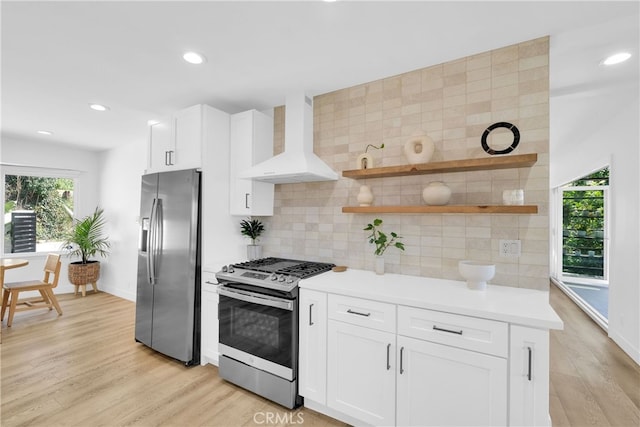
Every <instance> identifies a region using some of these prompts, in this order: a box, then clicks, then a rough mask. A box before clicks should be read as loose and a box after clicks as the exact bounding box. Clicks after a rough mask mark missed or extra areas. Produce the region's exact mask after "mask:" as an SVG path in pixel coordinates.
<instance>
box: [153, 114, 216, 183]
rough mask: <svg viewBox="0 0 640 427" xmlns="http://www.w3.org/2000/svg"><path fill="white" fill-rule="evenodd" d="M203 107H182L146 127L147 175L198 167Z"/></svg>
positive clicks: (201, 142)
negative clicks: (147, 147)
mask: <svg viewBox="0 0 640 427" xmlns="http://www.w3.org/2000/svg"><path fill="white" fill-rule="evenodd" d="M205 107H206V106H204V105H194V106H192V107H189V108H185V109H184V110H180V111H178V112H176V113H174V114H172V115H171V116H170V117H167V118H165V119H162V120H160V122H159V123H156V124H153V125H151V126H149V153H148V156H149V158H148V165H147V166H148V167H147V173H150V172H163V171H168V170H179V169H192V168H199V167H201V166H202V144H203V127H204V126H205V125H206V124H205V114H204V110H205Z"/></svg>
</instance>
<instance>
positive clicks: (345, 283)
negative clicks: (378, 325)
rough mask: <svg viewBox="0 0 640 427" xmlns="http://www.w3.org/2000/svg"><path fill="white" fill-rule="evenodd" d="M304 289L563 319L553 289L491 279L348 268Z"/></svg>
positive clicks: (544, 322)
mask: <svg viewBox="0 0 640 427" xmlns="http://www.w3.org/2000/svg"><path fill="white" fill-rule="evenodd" d="M299 285H300V287H301V288H303V289H311V290H316V291H323V292H329V293H334V294H339V295H347V296H352V297H359V298H365V299H372V300H377V301H382V302H388V303H392V304H400V305H407V306H411V307H418V308H426V309H429V310H438V311H445V312H449V313H456V314H463V315H467V316H474V317H482V318H485V319H493V320H500V321H503V322H509V323H514V324H518V325H524V326H530V327H535V328H541V329H562V328H563V323H562V319H560V317H559V316H558V315H557V314H556V312H555V311H554V310H553V308H551V306H550V305H549V293H548V292H546V291H537V290H533V289H520V288H513V287H509V286H497V285H487V289H486V290H484V291H474V290H470V289H468V288H467V284H466V282H462V281H457V280H445V279H434V278H429V277H419V276H406V275H401V274H390V273H385V274H383V275H377V274H375V273H374V272H373V271H365V270H352V269H348V270H347V271H345V272H342V273H335V272H333V271H330V272H327V273H323V274H319V275H317V276H314V277H311V278H309V279H304V280H301V281H300V283H299Z"/></svg>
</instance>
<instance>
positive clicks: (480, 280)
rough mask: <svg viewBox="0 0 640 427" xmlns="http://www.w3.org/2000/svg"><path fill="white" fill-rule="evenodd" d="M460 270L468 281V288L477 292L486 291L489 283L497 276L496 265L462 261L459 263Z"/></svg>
mask: <svg viewBox="0 0 640 427" xmlns="http://www.w3.org/2000/svg"><path fill="white" fill-rule="evenodd" d="M458 270H459V271H460V274H461V275H462V277H464V279H465V280H466V281H467V287H468V288H469V289H473V290H476V291H483V290H485V289H486V288H487V281H489V280H491V279H493V276H495V274H496V266H495V264H487V263H484V262H480V261H470V260H464V261H460V262H458Z"/></svg>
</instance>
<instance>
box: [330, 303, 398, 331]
mask: <svg viewBox="0 0 640 427" xmlns="http://www.w3.org/2000/svg"><path fill="white" fill-rule="evenodd" d="M328 305H329V307H328V308H329V309H328V312H329V318H330V319H334V320H339V321H342V322H346V323H351V324H354V325H359V326H365V327H367V328H373V329H378V330H381V331H387V332H393V333H395V332H396V306H395V305H394V304H386V303H383V302H378V301H371V300H367V299H360V298H352V297H347V296H343V295H331V294H330V295H329V301H328Z"/></svg>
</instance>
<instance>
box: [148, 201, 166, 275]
mask: <svg viewBox="0 0 640 427" xmlns="http://www.w3.org/2000/svg"><path fill="white" fill-rule="evenodd" d="M150 222H151V224H150V226H149V239H150V241H149V254H148V256H147V276H148V278H149V283H150V284H151V285H155V284H156V281H157V277H156V272H157V266H158V257H159V255H160V252H161V251H162V231H163V230H162V199H153V204H152V205H151V221H150Z"/></svg>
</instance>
